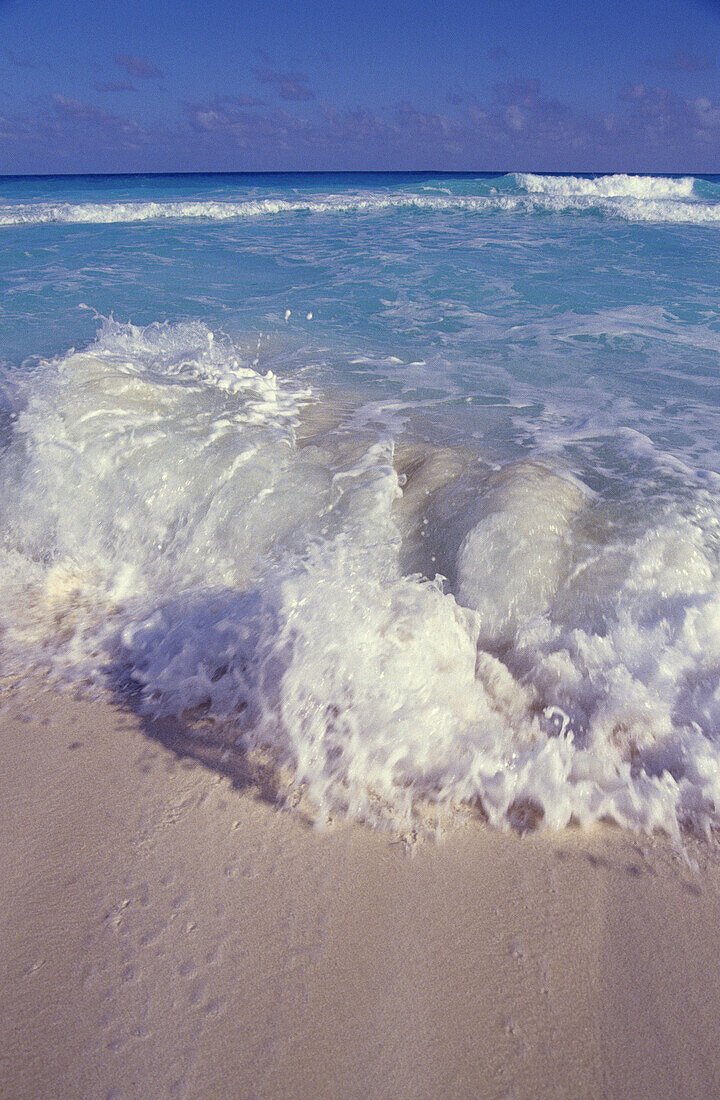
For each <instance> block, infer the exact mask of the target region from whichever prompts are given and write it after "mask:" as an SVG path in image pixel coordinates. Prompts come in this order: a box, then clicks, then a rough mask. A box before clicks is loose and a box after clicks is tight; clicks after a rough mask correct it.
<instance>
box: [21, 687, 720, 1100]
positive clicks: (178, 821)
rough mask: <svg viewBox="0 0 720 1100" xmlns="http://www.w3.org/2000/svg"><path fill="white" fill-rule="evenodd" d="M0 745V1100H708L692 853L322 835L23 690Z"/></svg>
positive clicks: (524, 841) (719, 958)
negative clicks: (250, 1099)
mask: <svg viewBox="0 0 720 1100" xmlns="http://www.w3.org/2000/svg"><path fill="white" fill-rule="evenodd" d="M158 734H159V735H160V736H158ZM0 739H1V746H2V747H1V752H2V769H1V772H0V804H1V806H2V846H1V847H0V944H1V953H0V1095H2V1097H7V1098H13V1100H21V1098H36V1097H56V1098H70V1097H73V1098H75V1097H78V1098H80V1097H82V1098H86V1097H93V1098H94V1097H98V1098H102V1100H106V1098H107V1100H111V1098H112V1100H120V1098H124V1097H138V1098H141V1097H142V1098H146V1097H153V1098H155V1097H157V1098H160V1097H187V1098H190V1097H192V1098H195V1097H202V1098H214V1097H218V1098H220V1097H283V1098H285V1097H308V1098H311V1097H312V1098H316V1097H363V1098H368V1097H388V1098H389V1097H393V1098H397V1097H413V1098H414V1097H422V1098H428V1100H431V1098H432V1100H436V1098H438V1097H496V1098H500V1097H573V1098H577V1097H618V1098H620V1097H623V1098H625V1097H628V1098H631V1097H654V1098H656V1097H676V1098H677V1097H713V1096H716V1095H717V1089H718V1081H720V1022H719V1021H720V952H718V939H719V937H720V933H719V932H718V929H719V928H720V862H719V861H718V858H717V856H716V855H714V854H713V852H711V850H710V849H709V848H708V847H707V846H705V845H700V844H690V843H689V844H688V852H689V854H690V856H691V857H692V859H693V860H695V861H696V862H695V863H694V864H693V863H689V862H687V861H686V860H684V859H683V858H682V856H681V855H680V854H679V853H678V852H676V851H675V850H674V849H673V848H672V847H671V845H670V844H669V843H667V842H666V841H663V840H661V839H639V838H636V837H633V836H629V835H627V834H623V833H622V832H620V831H619V830H616V829H610V828H602V827H597V828H594V829H592V830H590V831H587V832H580V831H566V832H564V833H562V834H558V835H546V834H539V835H538V834H529V835H526V836H524V837H520V836H518V835H517V834H501V833H497V832H492V831H490V830H488V829H487V828H485V827H483V826H482V825H480V824H478V823H474V822H473V823H471V824H469V825H467V826H465V827H463V828H462V829H458V830H457V831H455V832H453V833H452V834H451V835H448V836H446V837H445V838H444V839H442V840H441V841H439V842H432V843H430V842H423V843H418V844H415V845H414V846H412V847H409V846H408V845H406V844H403V843H392V842H391V841H390V839H389V837H388V836H386V835H381V834H379V833H373V832H371V831H370V830H368V829H364V828H361V827H358V826H354V827H348V826H342V825H341V826H338V827H335V828H333V829H332V830H329V831H324V832H320V831H318V830H315V829H313V828H311V827H310V826H309V825H308V824H307V822H306V821H304V820H303V818H302V816H301V815H300V814H299V813H291V812H281V811H279V810H278V809H277V808H276V807H275V806H273V805H272V804H271V798H270V793H271V792H269V791H267V790H266V791H264V792H263V790H258V789H257V788H256V787H253V786H252V785H251V784H250V783H249V779H248V777H244V776H242V775H240V774H235V775H229V774H226V772H227V770H228V769H227V768H226V763H225V762H224V761H223V760H222V759H221V758H220V754H219V753H218V754H217V758H214V757H213V754H212V752H205V753H203V754H202V755H203V756H204V760H203V761H202V762H201V761H199V760H197V759H195V758H194V756H193V755H191V754H192V752H193V744H192V741H191V740H190V739H188V738H183V737H181V736H180V735H179V734H177V736H174V735H173V731H172V730H171V729H168V728H165V729H164V730H162V731H160V730H157V729H155V730H153V729H152V728H151V727H147V726H144V725H143V723H142V722H141V720H139V719H138V718H137V716H135V715H133V714H131V713H125V712H123V711H121V710H118V709H117V708H114V707H111V706H110V705H108V704H105V703H99V702H88V701H80V700H76V699H73V698H71V697H69V696H67V695H64V694H62V693H59V692H58V691H57V690H53V689H50V688H47V687H46V688H43V687H34V688H31V687H28V686H27V685H26V686H24V687H22V688H19V687H13V685H9V684H6V685H5V686H4V691H3V695H2V710H1V712H0ZM196 755H198V754H196Z"/></svg>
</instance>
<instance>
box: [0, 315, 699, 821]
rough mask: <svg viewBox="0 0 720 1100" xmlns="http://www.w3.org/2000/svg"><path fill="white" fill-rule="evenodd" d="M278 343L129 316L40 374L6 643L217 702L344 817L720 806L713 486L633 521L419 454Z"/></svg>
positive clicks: (230, 733)
mask: <svg viewBox="0 0 720 1100" xmlns="http://www.w3.org/2000/svg"><path fill="white" fill-rule="evenodd" d="M262 356H266V357H270V356H272V348H271V346H270V345H268V350H267V351H263V353H262ZM262 356H259V353H258V351H257V343H256V341H254V340H253V341H249V342H248V345H247V347H244V346H243V345H241V344H237V343H233V342H231V341H229V340H228V339H226V338H223V337H220V336H213V334H212V333H210V332H209V331H208V330H207V329H206V328H205V327H204V326H202V325H176V326H170V325H155V326H150V327H149V328H146V329H139V328H135V327H133V326H123V325H118V324H114V323H112V322H108V323H106V324H105V325H104V326H103V328H102V330H101V332H100V335H99V337H98V340H97V341H96V343H95V344H94V345H92V346H91V347H89V348H87V349H86V350H84V351H81V352H71V353H68V354H67V355H65V356H63V357H60V358H58V359H56V360H53V361H51V362H47V363H44V364H41V365H40V366H39V367H38V368H37V369H36V370H35V371H34V373H33V376H32V378H31V379H30V380H29V381H28V383H27V387H26V390H25V393H24V404H23V407H22V409H21V411H20V413H19V416H18V419H17V422H16V424H15V435H14V439H13V442H12V444H11V446H10V447H9V448H8V449H7V450H6V451H5V452H4V453H3V455H2V456H1V457H0V477H1V478H2V482H3V486H4V493H3V496H2V506H1V510H0V523H1V525H2V531H3V541H2V546H1V547H0V563H1V564H2V568H3V576H4V584H3V589H2V592H1V593H0V623H1V624H2V631H3V651H4V656H3V659H4V661H5V664H6V666H7V667H8V668H11V669H13V670H15V671H19V670H21V669H23V668H24V667H27V666H28V664H32V663H33V662H37V661H42V662H45V663H46V664H49V665H50V666H51V667H53V668H54V669H55V670H56V672H57V673H58V674H60V675H62V676H65V677H68V678H70V679H71V680H72V681H73V682H85V683H88V682H89V683H93V684H95V685H97V686H98V687H102V689H103V690H107V689H110V690H112V691H115V692H117V693H119V694H121V695H122V696H123V698H125V699H126V700H127V701H130V702H131V703H132V705H134V706H136V707H138V708H139V709H141V710H142V711H143V712H145V713H147V714H148V715H150V716H158V715H172V716H174V717H175V719H176V720H177V721H179V722H188V721H190V720H191V716H195V718H194V719H193V720H196V719H197V715H198V714H202V716H203V721H204V722H205V723H206V724H207V723H212V724H213V728H214V730H215V731H216V735H218V736H222V737H223V738H225V741H226V744H227V746H228V751H230V752H239V753H248V752H253V751H262V753H263V754H264V758H265V759H266V760H267V761H269V766H271V767H273V768H275V769H277V770H278V774H280V773H282V774H283V775H284V776H286V777H288V781H289V782H290V784H291V787H292V788H293V789H294V790H296V791H301V792H302V793H304V795H305V797H306V799H307V801H308V804H309V805H311V806H312V807H314V809H315V811H316V812H317V814H318V816H319V818H320V819H324V818H325V817H326V816H328V815H331V814H334V813H337V812H342V813H347V814H350V815H351V816H354V817H357V818H359V819H362V820H369V821H372V822H378V821H387V822H390V823H391V824H392V825H393V826H394V827H402V828H404V827H407V826H409V825H411V824H413V823H417V821H418V820H419V819H420V818H421V817H422V815H423V813H424V812H425V811H426V810H427V808H428V807H431V808H432V809H433V812H441V811H442V812H446V813H454V812H456V811H457V810H459V809H460V808H462V807H465V808H466V809H467V808H468V807H470V808H474V809H480V810H481V811H482V813H483V814H484V815H485V816H486V817H487V818H488V819H489V820H490V821H491V822H493V823H494V824H496V825H498V826H501V827H506V826H507V825H508V824H509V823H510V822H513V821H515V822H523V821H528V820H531V819H532V820H535V821H542V822H543V823H544V824H545V825H549V826H553V827H561V826H563V825H565V824H567V823H568V822H569V821H571V820H576V821H578V822H581V823H587V822H591V821H595V820H597V819H598V818H601V817H604V816H609V817H611V818H613V819H614V820H616V821H618V822H619V823H621V824H623V825H627V826H630V827H634V828H640V829H646V830H653V829H656V828H662V829H664V830H665V831H667V832H668V833H671V834H673V835H678V831H679V829H680V827H681V825H686V824H689V825H691V826H692V827H693V828H696V829H708V828H710V827H717V826H718V825H720V810H719V809H718V807H720V507H719V506H718V505H717V503H716V502H715V500H714V498H712V497H710V496H709V495H708V494H707V493H705V494H702V493H700V494H696V496H695V498H694V503H692V502H690V503H689V504H688V506H687V509H686V511H685V512H684V513H682V514H680V513H679V512H678V511H677V510H673V509H671V508H669V507H667V506H663V508H662V509H661V510H658V509H655V511H653V510H652V509H650V510H648V511H647V512H646V514H645V515H644V516H643V517H638V516H636V515H634V516H633V517H632V521H630V520H628V519H627V518H626V519H623V516H622V513H620V512H618V513H608V512H607V509H605V510H604V511H603V509H602V508H599V507H598V502H597V501H596V500H595V498H594V497H593V496H592V495H591V494H589V493H588V492H587V491H586V490H585V489H584V488H583V486H581V485H579V484H578V483H577V482H576V481H574V480H573V479H572V478H570V477H569V476H568V475H567V474H566V473H565V471H563V470H559V469H552V468H551V467H549V466H548V465H547V464H546V463H540V462H525V463H519V464H518V463H516V464H513V465H511V466H508V467H505V468H504V469H501V470H498V471H495V472H493V473H490V472H488V468H487V467H486V466H484V465H483V464H482V463H481V462H479V461H476V460H474V459H472V457H468V456H467V455H464V454H460V453H459V452H452V451H450V450H448V449H445V450H442V451H433V450H432V449H430V450H428V449H427V447H424V448H423V446H421V445H419V444H418V445H417V446H416V447H415V448H410V449H407V448H406V449H405V451H404V452H403V455H400V456H398V455H397V454H396V448H395V442H394V439H393V437H392V436H393V433H394V432H395V433H397V432H400V431H401V430H402V428H401V425H399V424H398V425H396V426H393V422H392V421H391V422H389V423H384V424H382V425H381V427H380V428H378V429H375V428H374V427H373V424H374V423H375V419H376V418H375V417H373V418H371V421H369V420H368V419H367V416H366V414H365V413H361V414H360V415H359V422H357V423H356V421H358V416H357V415H356V416H354V414H353V413H352V411H350V412H346V411H343V407H342V405H339V406H338V410H336V414H335V416H334V418H333V417H332V416H328V415H325V414H326V413H327V410H326V409H325V410H323V409H322V408H321V409H320V414H318V415H317V416H315V413H314V412H313V409H312V405H311V404H309V403H311V402H316V403H317V402H319V400H320V399H319V397H318V396H317V395H316V396H313V395H311V394H310V393H309V392H308V391H307V390H303V389H300V388H299V387H298V386H295V385H293V384H291V382H290V381H288V380H283V379H281V378H280V377H279V376H277V375H276V374H275V373H273V372H272V371H271V370H270V369H269V366H270V359H269V358H265V359H264V360H262ZM259 358H260V360H262V361H258V359H259ZM253 363H254V364H255V365H253ZM306 409H310V411H311V412H312V413H313V415H312V416H310V417H309V418H308V424H307V425H305V426H304V427H303V431H302V432H298V430H297V429H298V425H299V423H300V422H301V420H302V418H303V417H304V416H305V411H304V410H306ZM321 414H322V415H321ZM313 420H315V422H316V423H317V424H320V425H321V428H320V429H319V430H318V431H317V432H316V434H315V435H314V436H313V434H312V430H311V428H310V425H311V424H312V422H313ZM333 420H334V423H333ZM398 468H400V469H401V470H402V476H399V475H398V472H397V471H398ZM600 503H602V502H600ZM435 561H436V562H437V568H438V572H442V573H444V574H445V576H446V578H447V580H443V579H442V578H440V577H437V576H435V575H434V570H433V564H434V562H435Z"/></svg>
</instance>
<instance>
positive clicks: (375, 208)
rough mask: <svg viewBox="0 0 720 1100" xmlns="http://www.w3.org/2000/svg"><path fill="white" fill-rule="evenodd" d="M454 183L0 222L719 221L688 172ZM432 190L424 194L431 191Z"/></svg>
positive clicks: (7, 216)
mask: <svg viewBox="0 0 720 1100" xmlns="http://www.w3.org/2000/svg"><path fill="white" fill-rule="evenodd" d="M451 184H452V181H449V184H448V185H444V186H443V188H442V191H443V193H442V194H440V193H432V189H431V188H428V187H425V188H423V191H422V192H421V193H416V192H414V191H411V190H407V189H405V190H402V191H395V192H393V191H387V190H383V191H381V192H380V191H378V192H375V193H373V192H370V193H367V192H364V193H363V194H357V195H353V194H352V192H348V193H343V194H337V195H333V194H323V193H320V194H317V195H314V196H310V197H307V198H293V199H284V198H271V197H266V198H246V199H242V200H238V201H231V200H215V199H202V200H201V199H193V200H179V201H162V202H118V201H114V202H79V203H72V202H65V203H47V202H39V201H38V202H31V203H15V204H5V205H0V226H3V227H6V228H7V227H12V226H29V225H75V224H103V225H104V224H112V223H135V222H163V221H167V220H170V219H196V220H197V219H202V220H209V221H232V220H236V219H243V218H263V217H272V216H278V215H319V216H328V215H343V214H358V213H360V214H363V213H364V214H368V215H373V214H382V213H384V212H392V211H403V210H404V211H412V210H416V211H434V212H446V213H453V212H456V213H465V214H473V215H492V214H498V213H518V214H524V215H532V214H538V213H540V214H542V213H554V214H562V213H570V214H591V215H594V216H598V215H604V216H608V217H613V218H620V219H623V220H626V221H631V222H660V223H662V222H670V223H688V224H713V223H715V222H717V221H720V201H719V199H718V195H717V193H716V191H717V189H716V188H715V187H711V186H710V185H708V190H709V194H708V195H706V196H704V197H703V196H701V195H699V194H698V189H697V187H696V181H695V180H694V179H693V178H692V177H683V178H677V179H672V178H664V177H654V176H628V175H612V176H597V177H592V178H590V177H582V176H542V175H534V174H530V173H513V174H510V175H508V176H505V177H502V178H501V179H499V180H497V179H496V180H488V179H483V178H479V179H478V180H477V181H476V186H475V191H476V193H474V194H468V193H467V184H464V189H463V193H462V194H453V193H452V186H451ZM429 192H430V193H429Z"/></svg>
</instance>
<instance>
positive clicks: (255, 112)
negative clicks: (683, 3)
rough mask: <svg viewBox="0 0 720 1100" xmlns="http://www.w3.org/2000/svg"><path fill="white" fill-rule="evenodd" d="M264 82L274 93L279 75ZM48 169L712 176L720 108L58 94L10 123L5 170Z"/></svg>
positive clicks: (2, 149) (525, 87)
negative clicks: (147, 116) (107, 99)
mask: <svg viewBox="0 0 720 1100" xmlns="http://www.w3.org/2000/svg"><path fill="white" fill-rule="evenodd" d="M276 75H278V76H281V77H283V78H285V77H288V76H293V78H296V77H298V76H299V75H300V74H287V73H285V74H276ZM265 83H266V84H267V86H268V87H273V88H277V89H278V91H280V89H281V84H280V82H279V81H277V80H275V79H273V80H272V81H270V80H268V81H266V82H265ZM112 84H113V82H109V85H104V86H103V88H104V89H107V90H114V88H112V87H111V86H112ZM21 154H22V155H21ZM56 162H57V165H58V166H59V167H61V168H62V169H63V170H69V169H70V168H72V170H76V171H91V170H95V171H111V170H117V171H173V170H175V171H180V170H181V171H202V170H216V171H223V170H228V171H230V170H234V169H236V170H243V171H253V170H258V171H262V170H302V169H313V170H332V169H338V170H343V169H345V170H352V169H357V170H363V169H369V170H372V169H389V170H392V169H399V170H402V169H430V170H442V169H457V170H469V171H473V170H476V171H483V170H522V169H530V170H532V169H535V170H545V171H556V172H562V171H587V172H592V171H629V172H685V171H695V172H698V171H700V172H711V171H719V170H720V103H719V102H718V100H717V98H711V97H710V96H696V97H694V98H688V97H682V96H678V95H676V94H674V93H672V92H671V91H669V90H668V89H667V88H664V87H660V86H650V85H646V84H629V85H626V86H625V87H624V88H623V89H621V90H620V91H619V93H618V95H617V96H616V97H615V99H614V100H613V101H611V102H610V103H609V104H608V108H607V109H606V110H605V111H603V112H598V113H594V114H593V113H588V112H585V111H581V110H578V109H577V108H576V107H574V106H573V105H572V104H571V103H567V102H563V101H561V100H559V99H557V98H554V97H551V96H547V95H546V94H545V93H544V91H543V89H542V87H541V85H540V84H539V83H538V82H537V81H534V80H516V81H512V82H509V83H502V84H497V85H496V86H495V87H494V88H493V89H492V90H491V92H490V93H489V94H488V96H487V97H486V98H485V99H484V100H482V101H481V100H479V99H478V98H477V97H475V96H471V95H469V94H461V93H457V92H455V93H453V92H451V94H450V97H449V103H448V104H447V105H446V106H445V108H443V109H440V110H437V109H435V110H429V109H426V108H423V107H420V106H418V105H417V104H414V103H412V102H409V101H408V102H404V103H401V104H399V105H397V106H396V107H395V108H393V109H391V110H387V111H377V110H371V109H369V108H366V107H362V106H361V107H357V108H354V109H341V108H338V107H336V106H334V105H333V104H330V103H327V102H323V101H319V102H318V101H316V100H312V101H310V100H297V99H295V98H293V97H292V96H289V97H287V98H286V99H285V101H283V97H282V95H279V96H278V98H277V99H276V98H273V99H272V100H271V101H270V102H267V101H266V100H263V99H261V98H259V97H256V96H253V95H248V94H242V93H237V94H234V95H222V96H216V97H214V98H212V99H209V100H207V101H203V102H194V103H184V104H181V105H179V111H178V113H177V114H176V116H175V117H174V118H173V119H172V120H170V121H163V122H157V123H149V122H147V121H146V122H144V123H141V122H138V121H136V120H135V119H134V118H132V117H128V116H125V115H123V114H116V113H112V112H110V111H106V110H104V109H103V108H102V107H100V106H98V105H97V104H94V103H91V102H86V101H84V100H82V99H76V98H71V97H69V96H65V95H62V94H60V93H56V94H55V95H54V96H53V97H52V98H51V99H50V100H48V101H46V106H45V108H44V109H43V110H41V111H38V112H36V113H35V114H33V115H25V116H22V115H19V114H18V115H15V116H11V115H8V114H7V113H6V115H5V117H4V119H3V120H2V126H1V127H0V171H2V170H5V171H7V170H11V171H18V170H20V171H31V170H35V171H36V170H38V164H45V166H46V167H45V170H53V169H54V167H55V165H56Z"/></svg>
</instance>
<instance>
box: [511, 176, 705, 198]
mask: <svg viewBox="0 0 720 1100" xmlns="http://www.w3.org/2000/svg"><path fill="white" fill-rule="evenodd" d="M513 178H514V179H515V181H516V182H517V185H518V187H520V188H521V189H522V190H524V191H529V192H530V193H531V194H541V195H553V196H559V197H575V196H577V195H582V196H584V197H589V198H595V199H598V198H635V199H655V200H657V199H688V198H691V197H692V194H693V189H694V186H695V180H694V179H693V177H692V176H683V177H682V178H681V179H665V178H663V177H658V176H626V175H615V176H596V177H595V178H594V179H586V178H584V177H583V176H538V175H534V174H532V173H530V172H516V173H514V174H513Z"/></svg>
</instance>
